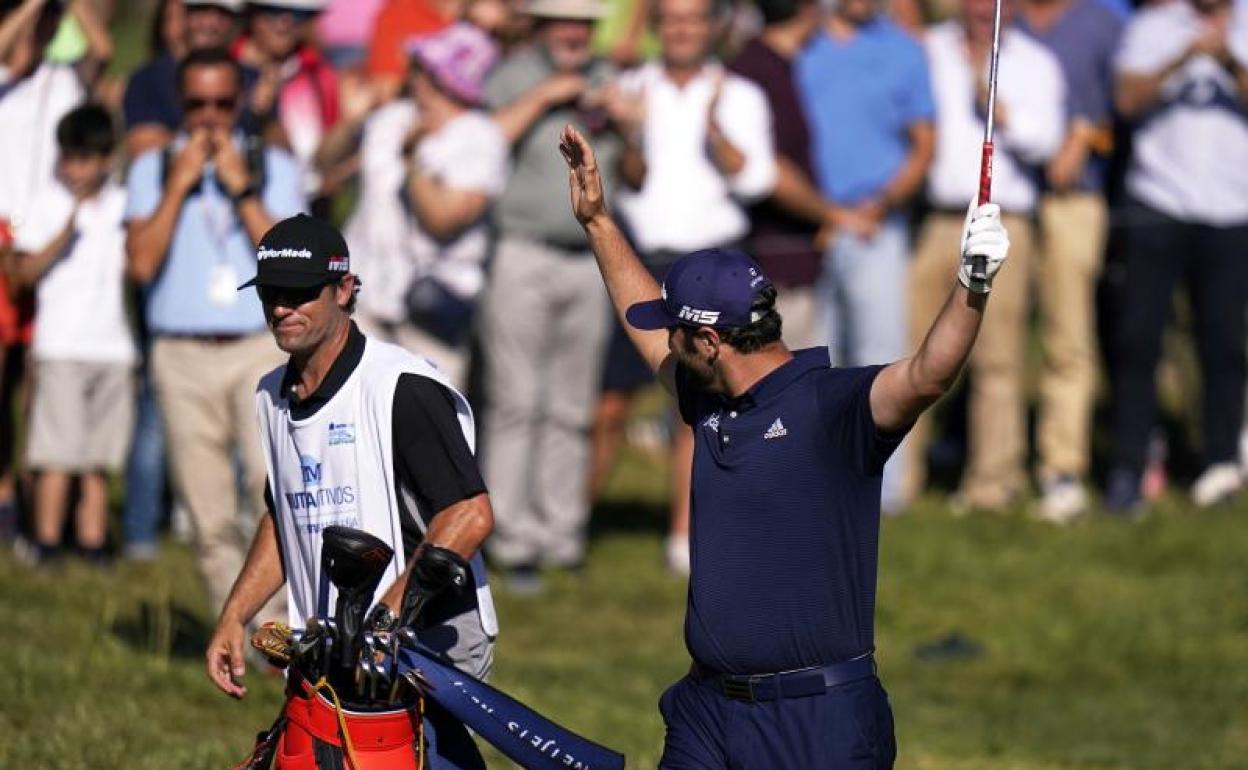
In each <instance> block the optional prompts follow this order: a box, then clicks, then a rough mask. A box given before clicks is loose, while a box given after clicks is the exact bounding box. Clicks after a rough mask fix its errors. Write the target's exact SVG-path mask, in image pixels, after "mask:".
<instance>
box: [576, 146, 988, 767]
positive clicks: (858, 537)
mask: <svg viewBox="0 0 1248 770" xmlns="http://www.w3.org/2000/svg"><path fill="white" fill-rule="evenodd" d="M560 151H561V152H562V153H563V155H564V157H565V159H566V160H567V161H568V165H569V167H570V168H571V174H570V176H569V184H570V187H571V194H572V208H573V212H574V213H575V214H576V217H577V219H578V220H579V221H580V222H581V224H582V225H583V226H584V228H585V231H586V232H587V233H588V234H589V240H590V244H591V245H592V247H593V250H594V254H595V256H596V258H597V260H598V266H599V268H600V269H601V271H602V275H603V278H604V280H605V282H606V285H607V290H608V291H609V292H610V294H611V300H612V302H613V304H614V305H615V308H616V311H617V312H619V313H620V314H621V315H622V316H624V318H625V320H626V321H627V323H626V327H627V329H628V333H629V336H630V338H631V339H632V341H633V343H634V344H635V345H636V346H637V348H638V350H639V351H640V352H641V354H642V356H643V357H644V358H645V359H646V361H647V362H648V363H649V364H650V366H651V367H652V368H653V369H654V370H655V371H656V372H657V374H658V376H659V379H660V380H661V381H662V382H663V383H664V385H665V386H666V387H667V388H668V390H670V391H671V392H673V393H675V394H676V397H677V399H678V401H679V404H680V412H681V415H682V416H683V417H684V419H685V421H686V422H688V423H689V424H690V425H691V426H692V427H693V430H694V436H695V447H696V448H695V451H694V459H693V485H692V489H693V499H692V508H691V510H692V532H691V536H690V550H691V558H692V572H691V575H690V582H689V598H688V608H687V612H686V616H685V642H686V644H687V646H688V648H689V653H690V655H691V656H692V658H693V667H692V669H691V671H690V673H689V675H688V676H686V677H685V678H683V679H681V680H680V681H679V682H677V683H676V684H674V685H673V686H671V687H670V688H668V690H667V691H666V692H665V693H663V697H662V698H661V700H660V701H659V709H660V711H661V712H662V713H663V719H664V721H665V722H666V724H667V737H666V742H665V746H664V750H663V758H662V760H661V761H660V763H659V766H660V768H664V769H670V770H677V769H680V770H685V769H692V768H697V769H699V770H710V769H711V768H730V767H731V768H741V769H742V770H756V769H757V770H815V769H818V770H829V769H839V768H890V767H892V765H893V760H894V758H895V756H896V753H897V750H896V743H895V741H894V738H893V720H892V710H891V708H890V707H889V704H888V697H887V696H886V695H885V693H884V689H883V688H882V687H881V685H880V682H879V680H878V679H877V678H876V676H875V661H874V659H873V657H872V651H873V649H874V614H875V584H876V562H877V557H878V553H879V529H880V476H881V473H882V470H883V467H884V461H885V460H887V459H888V456H889V455H890V454H891V453H892V452H893V450H894V449H896V447H897V444H898V442H899V441H900V440H901V438H902V436H904V435H905V433H906V431H907V430H908V429H909V428H910V426H911V425H913V423H914V421H915V419H917V418H918V416H919V414H920V413H922V411H923V410H924V409H926V408H927V407H928V406H930V405H931V404H932V403H933V402H935V401H936V400H937V399H938V398H940V396H941V395H943V394H944V393H945V392H946V391H947V390H948V389H949V388H950V387H951V386H952V385H953V383H954V380H955V379H956V378H957V376H958V373H959V372H960V371H961V370H962V366H963V364H964V363H965V362H966V359H967V357H968V356H969V354H970V352H971V347H972V346H973V345H974V342H975V337H976V335H977V334H978V331H979V326H980V322H981V320H982V319H983V313H984V307H985V303H986V301H987V297H988V292H989V290H990V289H991V286H992V278H993V276H994V275H995V274H996V272H997V270H999V269H1000V267H1001V264H1002V263H1003V262H1004V261H1005V257H1006V252H1007V251H1008V248H1009V241H1008V238H1007V237H1006V233H1005V229H1004V228H1003V227H1002V225H1001V220H1000V214H999V211H998V210H997V207H996V206H994V205H991V204H989V205H985V206H979V207H977V208H972V209H971V210H970V211H969V212H968V215H967V224H966V227H965V229H964V232H963V237H962V244H961V260H960V267H959V270H958V279H959V280H958V281H957V282H956V283H955V282H954V281H952V280H951V281H950V283H951V284H952V287H951V292H950V296H949V300H948V301H947V302H946V303H945V306H944V308H943V310H942V311H941V313H940V315H939V317H938V318H937V319H936V321H935V322H934V323H933V324H932V328H931V330H930V331H929V332H928V335H927V339H926V340H924V342H923V344H922V346H920V348H919V350H918V351H916V352H915V354H914V355H913V356H911V357H909V358H905V359H902V360H900V361H896V362H893V363H890V364H887V365H885V366H865V367H859V368H852V369H836V368H832V367H831V366H830V365H829V362H828V353H827V350H826V349H823V348H816V349H812V350H802V351H797V352H791V351H789V350H788V349H787V348H786V347H785V346H784V343H783V342H781V341H780V329H781V319H780V316H779V314H778V313H776V310H775V300H776V290H775V288H774V287H773V286H772V284H771V281H769V280H768V279H767V277H766V276H765V275H763V273H762V270H761V269H759V267H758V265H757V264H756V263H755V262H754V261H753V260H752V259H750V258H749V257H748V256H746V255H745V254H742V253H740V252H736V251H726V250H719V249H712V250H708V251H700V252H695V253H693V254H690V255H688V256H686V257H684V258H682V259H681V260H679V261H678V262H676V264H674V265H673V266H672V268H671V270H670V271H669V272H668V274H667V276H666V277H665V279H664V281H663V286H662V288H661V289H660V287H659V286H658V285H656V284H655V281H654V279H653V278H651V277H650V273H649V272H647V271H646V268H645V267H643V266H642V264H641V262H640V261H638V259H637V256H636V254H634V253H633V250H632V249H631V248H630V247H629V245H628V241H627V240H625V238H624V236H623V234H622V233H621V232H620V229H619V228H618V227H617V226H616V224H615V222H614V221H613V220H612V219H611V216H610V214H609V213H608V212H607V208H606V204H605V201H604V200H603V192H602V183H601V181H600V179H599V175H598V169H597V165H596V163H595V159H594V153H593V150H592V148H591V147H590V146H589V143H588V142H586V141H585V139H584V137H582V136H581V135H580V134H579V133H577V131H576V130H575V129H573V128H572V127H570V126H569V127H568V128H566V129H564V132H563V136H562V141H561V144H560ZM954 248H955V245H954V244H950V251H951V252H952V251H953V249H954ZM975 256H982V257H983V258H984V259H985V261H986V263H987V280H986V281H982V282H980V281H975V280H974V279H972V278H971V275H970V273H971V260H972V258H973V257H975ZM952 261H953V259H952V255H951V262H952ZM951 279H952V276H951Z"/></svg>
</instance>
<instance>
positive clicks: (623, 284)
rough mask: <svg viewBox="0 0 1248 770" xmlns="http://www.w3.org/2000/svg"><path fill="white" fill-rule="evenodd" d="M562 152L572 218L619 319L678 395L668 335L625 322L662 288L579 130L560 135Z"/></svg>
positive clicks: (566, 128)
mask: <svg viewBox="0 0 1248 770" xmlns="http://www.w3.org/2000/svg"><path fill="white" fill-rule="evenodd" d="M559 152H560V153H562V154H563V158H564V160H566V161H567V162H568V168H569V171H568V186H569V188H570V189H571V195H572V213H573V214H575V215H576V219H577V221H578V222H580V223H581V226H582V227H584V228H585V233H586V235H588V236H589V245H590V248H592V249H593V251H594V258H595V259H597V260H598V270H599V271H600V272H601V273H602V279H603V281H604V282H605V283H606V285H607V293H608V294H609V295H610V296H611V303H612V305H614V307H615V312H616V315H617V316H619V318H620V323H622V324H623V325H624V329H625V330H626V331H627V332H628V338H629V340H630V341H632V343H633V345H634V346H636V348H637V351H638V352H639V353H641V357H642V358H643V359H645V361H646V363H647V364H648V365H649V366H650V368H651V370H653V371H654V372H656V373H657V374H658V375H659V379H660V381H661V382H662V383H663V385H664V386H665V387H666V388H667V389H668V390H670V391H674V390H675V364H674V363H673V361H674V359H672V357H671V355H670V354H671V351H670V350H669V348H668V335H667V332H664V331H642V330H640V329H635V328H633V327H632V326H631V325H629V323H628V321H627V320H626V319H625V317H624V314H625V313H626V312H627V311H628V308H630V307H631V306H632V305H634V304H636V303H638V302H646V301H648V300H652V299H655V298H657V297H658V296H659V284H658V283H657V282H656V281H655V280H654V278H653V277H652V276H651V275H650V271H648V270H646V268H645V266H644V265H642V264H641V260H640V259H638V258H637V254H636V253H635V252H634V251H633V247H632V246H630V245H629V243H628V239H627V238H625V237H624V233H623V232H621V231H620V228H619V226H618V225H617V224H616V223H615V220H614V219H612V218H611V214H610V212H609V211H608V210H607V202H606V199H605V198H604V197H603V192H602V178H601V177H600V176H599V173H598V162H597V160H596V159H595V157H594V150H593V148H592V147H590V146H589V142H588V141H586V140H585V137H583V136H581V134H580V132H579V131H577V130H576V129H575V128H573V127H572V126H570V125H569V126H565V127H564V129H563V134H562V135H561V136H560V142H559Z"/></svg>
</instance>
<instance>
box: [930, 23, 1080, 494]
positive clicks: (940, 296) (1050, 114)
mask: <svg viewBox="0 0 1248 770" xmlns="http://www.w3.org/2000/svg"><path fill="white" fill-rule="evenodd" d="M1002 14H1003V16H1002V19H1001V25H1002V29H1001V56H1000V65H999V67H1000V74H999V79H998V84H997V102H996V135H995V141H996V154H995V155H994V161H993V180H992V201H993V203H996V204H998V205H1000V207H1001V211H1002V215H1001V218H1002V220H1003V221H1004V222H1005V225H1006V228H1007V229H1008V230H1009V231H1010V244H1011V246H1010V259H1011V261H1013V262H1014V264H1013V266H1012V268H1011V269H1010V270H1007V271H1006V272H1005V273H1004V274H1003V275H1002V277H1001V280H999V281H997V283H996V284H995V285H994V288H993V291H992V306H991V308H989V310H988V311H987V315H986V316H985V319H984V327H983V331H982V333H981V334H980V337H979V342H978V343H977V344H976V346H975V351H974V352H973V353H972V354H971V372H972V376H971V391H970V407H969V411H970V413H969V419H970V426H969V429H970V430H969V432H970V456H969V458H968V460H967V466H966V469H965V471H964V473H963V476H962V486H961V492H960V496H959V501H960V502H961V503H963V504H965V505H967V506H969V507H972V508H980V509H987V510H1001V509H1003V508H1006V507H1008V506H1009V505H1010V504H1011V503H1013V502H1016V501H1017V500H1018V498H1019V497H1020V496H1021V495H1022V493H1023V492H1024V491H1025V489H1026V477H1025V475H1024V472H1023V461H1024V456H1025V453H1026V446H1027V430H1026V420H1025V417H1026V414H1025V402H1024V393H1023V369H1024V363H1025V359H1024V352H1025V346H1024V342H1025V331H1026V324H1027V310H1028V279H1029V278H1028V276H1029V271H1030V270H1031V259H1032V255H1033V254H1034V253H1035V231H1034V229H1033V225H1032V221H1033V218H1034V217H1035V214H1036V209H1037V206H1038V205H1039V202H1040V189H1039V185H1038V184H1037V179H1038V176H1039V173H1040V170H1041V169H1042V168H1043V166H1044V164H1045V163H1047V162H1048V161H1049V159H1050V158H1052V157H1053V155H1054V153H1056V152H1057V150H1058V149H1059V148H1060V147H1061V144H1062V138H1063V134H1064V132H1065V127H1066V119H1065V109H1066V108H1065V105H1066V86H1065V81H1064V79H1063V77H1062V69H1061V65H1060V64H1059V63H1058V61H1057V58H1056V57H1055V56H1054V55H1053V54H1052V53H1050V52H1049V50H1048V49H1047V48H1045V47H1044V46H1043V45H1041V44H1040V43H1037V42H1036V41H1035V40H1034V39H1032V38H1031V37H1029V36H1027V35H1025V34H1023V33H1021V32H1019V31H1018V30H1017V29H1015V28H1014V27H1013V26H1012V10H1011V6H1010V4H1009V3H1006V4H1005V5H1004V6H1002ZM992 28H993V0H966V3H965V5H964V7H963V10H962V15H961V16H960V17H959V18H955V19H951V20H949V21H946V22H943V23H941V24H938V25H936V26H934V27H932V28H931V29H929V30H928V33H927V36H926V39H925V46H926V48H927V57H928V62H929V63H930V65H931V70H932V84H933V87H934V91H935V95H936V154H935V157H934V159H933V161H932V167H931V171H930V172H929V174H928V178H927V197H928V200H929V202H930V203H931V205H932V207H933V210H932V211H931V212H930V213H929V214H928V215H927V217H926V218H925V220H924V222H923V225H922V227H921V229H920V231H919V237H918V243H917V246H916V248H915V258H914V263H913V265H912V266H911V270H910V332H911V337H910V341H911V343H912V344H914V345H918V344H919V343H921V342H922V341H923V335H924V334H926V333H927V329H928V328H929V327H930V326H931V323H932V319H934V318H935V317H936V315H937V313H938V312H939V311H940V308H941V304H942V303H943V301H944V294H945V293H944V291H943V289H941V288H940V286H939V283H940V281H942V280H943V276H944V275H946V272H947V271H948V269H949V267H950V265H951V264H952V262H953V261H954V260H956V259H957V255H956V254H955V253H954V252H952V251H950V249H949V244H950V243H951V242H953V241H955V240H956V239H957V236H958V233H960V232H961V230H962V223H963V221H964V219H965V216H966V207H967V203H968V201H971V200H972V199H973V198H975V197H976V193H977V191H978V189H979V161H980V146H981V143H982V142H983V136H984V110H986V109H987V107H986V105H987V77H988V67H987V62H988V51H989V48H990V46H991V45H992ZM926 426H927V420H926V418H924V419H922V420H920V421H919V423H918V424H917V425H916V426H915V428H914V429H913V430H912V431H911V433H910V441H911V447H912V455H911V457H910V458H908V459H909V460H910V463H909V467H908V476H909V488H910V491H912V492H914V491H917V490H918V489H919V487H920V486H921V483H922V481H921V480H922V473H923V470H924V468H923V462H922V460H923V449H924V447H925V443H924V440H925V437H926Z"/></svg>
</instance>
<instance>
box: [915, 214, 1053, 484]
mask: <svg viewBox="0 0 1248 770" xmlns="http://www.w3.org/2000/svg"><path fill="white" fill-rule="evenodd" d="M963 218H964V217H963V215H961V214H952V213H943V212H942V213H933V214H931V215H929V216H928V218H927V220H926V221H924V223H923V226H922V227H921V228H920V229H919V237H918V240H917V245H916V248H915V259H914V265H913V266H912V268H911V270H910V279H909V283H910V289H909V294H910V342H911V347H912V349H918V346H919V345H920V344H921V343H922V341H923V338H924V337H925V336H926V334H927V330H928V329H929V328H930V327H931V325H932V322H933V321H934V320H935V319H936V316H937V314H939V312H940V309H941V307H943V306H944V303H945V301H946V300H947V299H948V298H949V293H950V291H951V290H952V289H953V287H954V285H955V284H954V282H955V281H956V280H957V278H956V275H957V270H958V262H959V257H958V243H959V242H960V239H961V237H962V222H963ZM1002 220H1003V222H1004V223H1005V226H1006V229H1007V230H1008V231H1009V234H1010V257H1009V261H1008V262H1007V263H1006V264H1005V266H1004V267H1003V268H1002V270H1001V272H1000V273H998V274H997V277H996V280H995V281H994V283H993V288H992V298H991V300H990V301H989V302H988V309H987V311H986V312H985V313H984V321H983V325H982V327H981V328H980V332H979V339H978V340H977V341H976V343H975V349H974V350H973V351H972V353H971V360H970V367H971V372H972V374H973V378H972V384H971V392H970V409H969V419H970V425H969V432H970V453H969V454H970V456H969V458H968V462H967V467H966V471H965V474H964V475H963V477H962V494H963V496H964V497H965V499H966V501H967V502H968V503H969V504H970V505H973V506H975V507H983V508H1000V507H1002V506H1004V505H1006V504H1007V503H1008V502H1009V501H1010V499H1011V498H1012V497H1014V496H1015V495H1016V494H1017V493H1018V492H1020V491H1021V490H1022V488H1023V483H1024V475H1023V458H1024V453H1025V450H1026V436H1027V434H1026V422H1025V412H1024V398H1023V364H1024V338H1025V330H1026V321H1027V285H1028V278H1029V271H1030V270H1031V263H1032V259H1033V256H1034V253H1035V234H1034V231H1033V227H1032V223H1031V221H1030V220H1029V219H1027V218H1025V217H1022V216H1018V215H1015V214H1005V215H1003V217H1002ZM929 432H930V417H928V416H926V415H925V416H923V417H922V418H920V419H919V421H918V423H917V424H916V425H915V426H914V429H913V430H911V432H910V449H909V451H910V457H909V458H908V459H909V460H910V462H908V463H907V465H908V467H909V469H910V470H909V473H908V475H907V478H908V483H907V484H906V492H907V499H912V496H913V495H914V494H916V493H917V492H919V491H920V490H921V489H922V486H923V482H924V467H923V466H924V463H923V458H924V456H925V450H926V447H927V440H928V434H929Z"/></svg>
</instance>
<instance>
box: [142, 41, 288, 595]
mask: <svg viewBox="0 0 1248 770" xmlns="http://www.w3.org/2000/svg"><path fill="white" fill-rule="evenodd" d="M177 82H178V85H179V93H180V95H181V107H182V110H183V120H182V128H181V130H180V131H179V132H178V134H177V135H175V136H174V138H173V141H172V144H171V146H172V147H173V148H175V149H174V151H173V152H168V153H167V152H165V151H164V150H162V149H156V150H151V151H149V152H147V153H146V154H144V155H142V156H140V157H139V158H138V159H137V160H136V161H135V162H134V165H133V167H132V168H131V169H130V176H129V183H128V188H129V189H128V200H127V203H126V220H127V238H126V253H127V270H128V272H129V274H130V276H131V278H132V279H134V280H135V281H136V282H137V283H139V284H141V285H143V286H144V289H145V293H146V303H145V305H146V320H147V327H148V330H149V332H150V333H151V335H152V336H153V339H154V341H153V343H152V351H151V362H150V365H151V376H152V382H153V386H154V389H155V391H156V396H157V400H158V402H159V404H160V411H161V412H162V413H163V414H164V417H165V420H166V435H167V437H168V439H169V451H168V455H169V460H170V465H171V467H172V469H173V478H174V482H175V484H176V485H177V487H178V488H179V490H180V492H181V494H182V498H183V500H185V502H186V505H187V509H188V512H189V514H190V517H191V521H192V524H193V531H194V534H195V544H196V548H197V551H198V558H199V562H200V567H201V570H202V571H203V573H204V576H205V578H206V579H207V582H208V589H209V595H210V598H211V601H212V605H213V607H214V608H215V609H214V611H218V610H220V609H221V606H222V605H223V604H224V601H225V598H226V592H227V591H228V590H229V588H230V585H231V584H232V582H233V579H234V576H235V575H237V574H238V570H239V569H240V568H241V567H242V561H243V553H244V552H243V541H242V540H241V539H240V536H239V534H240V530H239V526H238V521H237V518H238V513H239V512H238V504H237V503H238V494H237V491H236V490H237V489H238V486H237V484H236V481H235V478H234V458H235V456H236V453H237V455H238V456H239V457H241V459H242V466H243V471H244V477H245V478H244V481H245V487H246V489H247V492H248V495H249V497H250V499H251V500H252V502H253V503H254V505H253V507H252V510H253V511H256V512H259V511H263V510H264V503H263V499H264V479H265V468H264V461H263V459H262V456H261V454H260V446H259V441H258V437H257V429H256V425H255V410H254V408H253V405H252V402H253V397H254V392H255V383H256V382H258V381H259V379H260V377H261V376H262V375H263V374H264V373H265V372H267V371H268V370H269V369H271V368H273V367H274V366H276V365H277V364H278V363H279V362H280V359H281V356H280V354H279V352H278V351H277V349H276V348H274V347H273V343H272V340H271V339H270V338H269V335H268V334H267V333H266V330H265V326H264V314H263V312H262V311H261V307H260V301H259V299H258V298H256V296H255V295H254V294H253V293H249V292H243V293H239V292H237V291H236V290H235V289H236V288H237V287H238V285H239V284H241V283H242V282H243V280H244V278H245V277H247V276H249V275H252V274H254V273H255V270H256V259H257V256H259V257H260V258H263V256H264V255H263V253H261V254H259V255H257V253H256V244H257V243H258V242H259V240H260V238H261V236H262V235H263V234H264V233H265V232H266V231H267V230H268V229H269V228H270V227H272V225H273V222H275V221H277V220H279V219H283V218H285V217H289V216H293V215H294V214H297V213H299V212H300V211H301V210H302V209H303V199H302V196H301V193H300V176H299V170H298V167H297V166H296V164H295V162H294V159H293V158H291V157H290V156H289V155H288V154H286V153H284V152H280V151H277V150H273V149H267V150H260V149H257V148H256V147H254V146H248V145H246V144H245V143H244V140H243V137H242V136H241V134H239V133H238V132H237V131H236V130H235V128H236V122H237V118H238V112H239V107H240V105H241V75H240V73H239V69H238V65H237V64H236V63H235V62H234V60H233V59H231V58H230V56H229V54H228V53H227V52H226V51H225V50H224V49H208V50H203V51H197V52H194V53H191V54H189V55H188V56H187V57H186V58H185V59H183V61H182V63H181V64H179V69H178V81H177Z"/></svg>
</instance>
